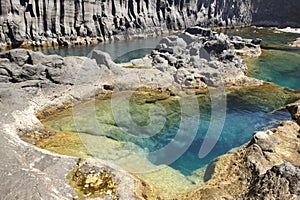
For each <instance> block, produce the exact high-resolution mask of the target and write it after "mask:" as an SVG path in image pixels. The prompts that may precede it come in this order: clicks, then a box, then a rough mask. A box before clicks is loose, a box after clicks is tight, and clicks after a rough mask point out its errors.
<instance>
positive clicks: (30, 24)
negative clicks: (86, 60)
mask: <svg viewBox="0 0 300 200" xmlns="http://www.w3.org/2000/svg"><path fill="white" fill-rule="evenodd" d="M249 7H250V1H249V0H242V1H235V0H225V1H224V0H217V1H208V0H175V1H174V0H155V1H149V0H137V1H134V0H128V1H127V0H126V1H125V0H120V1H115V0H107V1H100V0H74V1H71V0H59V1H57V0H54V1H45V0H35V1H33V0H20V1H19V0H18V1H17V0H4V1H1V3H0V26H1V27H0V36H1V37H0V41H1V42H3V43H5V45H7V44H8V45H12V46H13V47H17V46H20V45H21V44H22V43H23V42H24V41H35V42H36V43H35V44H36V45H49V44H50V45H52V43H54V44H61V45H64V44H65V45H67V43H66V41H67V42H70V41H73V42H74V41H76V40H77V39H78V36H82V37H86V36H89V37H98V38H96V41H99V40H100V41H102V40H105V39H108V38H113V36H114V35H117V34H120V33H122V34H129V35H132V34H138V33H156V34H161V31H164V30H179V29H185V28H187V27H190V26H193V25H195V24H198V25H203V26H209V25H218V26H234V25H241V24H250V22H251V12H250V10H249ZM84 42H87V43H88V42H90V41H86V40H85V41H84ZM84 42H83V43H84ZM74 43H76V42H74Z"/></svg>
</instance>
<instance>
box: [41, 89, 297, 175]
mask: <svg viewBox="0 0 300 200" xmlns="http://www.w3.org/2000/svg"><path fill="white" fill-rule="evenodd" d="M150 96H151V95H150ZM152 96H153V95H152ZM116 98H119V97H115V99H114V100H116ZM147 98H149V96H148V95H147V94H145V93H143V94H138V95H137V97H133V99H131V101H130V109H129V110H130V114H131V117H132V118H133V121H134V122H135V123H136V124H138V125H140V126H147V124H148V123H149V110H150V108H151V106H159V107H160V108H163V109H164V110H165V112H166V114H165V115H163V116H164V117H166V121H165V123H164V125H163V126H162V127H161V129H159V131H158V132H157V133H156V132H155V133H156V134H154V135H151V136H149V137H144V138H137V137H135V135H136V134H140V132H139V131H140V130H139V129H135V128H134V126H133V125H132V122H130V121H129V120H128V118H127V117H126V118H125V117H124V118H122V119H121V122H120V123H117V122H116V121H115V117H116V115H114V114H113V110H114V109H116V108H115V107H114V106H113V105H112V102H111V99H105V100H103V99H101V100H97V101H96V102H95V104H94V106H95V109H94V110H95V113H93V112H91V113H90V112H89V111H90V109H89V106H87V105H85V104H83V105H79V106H78V107H75V108H74V109H75V110H76V111H75V112H74V111H73V112H72V111H68V112H67V113H64V114H63V115H60V116H59V117H54V118H51V119H49V120H46V121H45V122H44V123H45V124H47V125H48V126H51V127H53V128H55V129H57V130H60V131H67V132H79V133H86V134H92V135H105V136H107V137H108V138H112V139H114V140H117V141H123V142H132V143H135V144H136V145H138V146H139V147H140V148H141V149H147V150H148V151H149V152H150V154H149V157H148V158H149V160H150V161H152V162H153V163H154V164H169V163H165V162H164V161H165V160H168V159H169V157H170V156H173V155H172V153H170V152H167V151H160V153H155V154H151V152H155V151H159V150H161V149H163V148H164V147H165V146H167V145H168V144H169V143H173V145H174V144H175V145H174V146H173V147H172V150H173V151H174V152H178V151H181V149H180V148H181V147H182V146H185V145H188V146H189V147H188V149H187V150H186V151H184V152H183V154H182V155H181V156H180V158H179V159H177V160H174V162H172V163H171V164H170V166H171V167H172V168H174V169H176V170H179V171H180V172H181V173H182V174H184V175H190V173H191V172H193V171H194V170H196V169H198V168H201V167H203V166H205V165H206V164H208V163H209V162H210V161H212V160H213V159H214V158H216V157H217V156H219V155H222V154H224V153H226V152H227V151H229V150H230V149H231V148H234V147H238V146H240V145H242V144H244V143H245V142H247V141H249V140H250V138H251V137H252V135H253V133H254V132H255V131H259V130H264V129H269V128H272V127H274V126H276V125H278V123H279V122H280V121H282V120H286V119H290V115H289V114H288V113H287V112H285V111H274V110H276V109H277V108H280V107H282V106H284V105H285V104H286V103H289V102H292V101H294V100H295V96H294V95H293V92H292V91H291V90H288V89H284V88H278V87H277V86H273V85H266V86H261V87H254V88H247V89H240V90H234V91H230V92H228V94H227V107H226V119H225V123H224V128H223V129H222V131H221V135H220V137H219V138H217V144H216V145H215V146H214V148H213V149H212V151H211V152H210V153H209V154H208V155H207V156H205V157H204V158H199V156H198V154H199V150H200V147H201V145H202V143H203V141H204V139H205V138H207V137H208V138H210V137H211V136H210V135H206V134H207V131H208V128H209V126H210V125H211V124H212V123H215V122H217V121H214V120H218V119H212V118H211V117H212V116H211V103H210V97H209V95H198V96H197V99H198V106H199V110H200V113H199V116H200V120H199V121H197V122H196V126H197V128H198V131H197V134H196V136H195V137H194V138H192V142H189V140H187V139H186V138H184V137H185V136H186V137H190V136H191V135H192V134H193V133H192V128H191V129H189V128H186V129H184V134H185V136H184V137H181V138H179V139H178V138H177V139H175V138H176V136H178V134H179V133H178V131H179V127H180V124H181V123H183V122H182V116H184V115H185V114H184V113H182V110H181V105H180V104H179V97H169V98H168V99H163V100H157V101H154V102H152V101H150V103H149V101H145V99H147ZM152 98H153V97H152ZM158 99H159V98H158ZM125 103H126V102H121V104H119V105H118V106H119V107H122V106H125V105H126V104H125ZM191 106H193V105H191ZM273 111H274V112H273ZM89 113H90V114H89ZM119 114H120V112H118V111H117V115H119ZM161 116H162V114H161V112H160V111H156V112H155V114H154V118H159V117H161ZM74 118H75V119H74ZM74 120H75V121H74ZM94 120H96V121H94ZM75 122H76V123H75ZM157 126H159V125H157ZM187 126H189V125H187ZM190 126H191V127H192V126H195V122H193V123H192V122H191V124H190ZM155 128H156V127H155ZM155 128H153V129H147V132H148V133H145V134H152V132H151V131H154V129H155ZM141 134H144V133H141ZM175 140H176V142H175ZM212 140H213V138H212ZM83 141H84V139H83ZM86 145H87V146H88V149H89V144H86ZM125 146H126V145H125ZM66 148H67V145H66ZM115 153H116V154H117V152H115ZM91 154H92V155H93V152H91ZM93 156H95V157H98V158H102V159H103V157H102V156H104V157H106V156H105V155H93Z"/></svg>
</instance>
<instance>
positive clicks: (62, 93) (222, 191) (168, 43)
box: [0, 27, 300, 199]
mask: <svg viewBox="0 0 300 200" xmlns="http://www.w3.org/2000/svg"><path fill="white" fill-rule="evenodd" d="M259 43H260V40H258V39H257V40H246V39H242V38H240V37H232V38H229V37H228V36H226V35H224V34H216V33H214V32H213V31H211V30H208V29H203V28H199V27H192V28H189V29H187V30H186V31H185V32H183V33H178V34H177V35H173V36H168V37H165V38H164V39H163V40H162V41H161V42H160V44H158V46H157V48H156V49H155V50H154V51H153V52H152V54H151V55H150V56H148V57H145V58H142V59H137V60H134V61H131V64H132V65H133V66H136V65H138V66H140V65H144V66H147V68H134V67H133V68H123V67H122V66H120V65H117V64H115V63H114V62H113V61H112V60H111V58H110V56H109V55H108V54H106V53H104V52H100V51H94V53H93V56H92V59H89V58H85V57H66V58H62V57H60V56H56V55H53V56H46V55H43V54H42V53H38V52H32V51H30V50H22V49H15V50H11V51H7V52H1V53H0V85H1V87H0V108H1V130H0V133H1V135H2V136H3V137H0V138H1V139H0V140H1V144H2V145H3V146H2V148H1V155H2V157H1V159H3V162H1V164H0V168H1V169H2V172H1V173H2V174H3V180H4V181H3V182H2V183H1V185H0V188H1V191H2V195H3V196H4V197H6V198H16V197H19V198H22V199H33V198H45V199H51V198H54V199H72V198H77V195H78V194H76V192H75V190H74V189H73V188H71V187H70V182H69V180H67V179H66V175H68V174H70V173H71V172H72V171H73V172H74V173H75V174H76V176H75V178H74V175H70V176H72V177H71V180H73V181H74V182H73V183H74V184H75V186H74V184H72V183H71V185H72V186H73V187H85V186H82V183H89V186H88V187H85V189H86V190H84V191H85V192H84V195H87V194H89V192H91V191H93V190H94V189H95V188H97V187H101V184H100V183H99V182H97V180H99V178H100V179H101V180H102V179H103V177H108V178H107V179H103V182H105V183H107V184H108V185H110V186H109V187H108V189H107V190H103V191H102V192H101V194H102V193H104V194H106V195H107V196H108V198H110V199H115V198H117V197H118V198H119V199H157V198H163V197H164V195H163V194H159V191H157V192H156V193H153V191H152V190H151V187H152V186H149V185H148V184H147V183H145V182H143V181H142V180H139V179H136V178H135V177H133V176H132V175H130V174H128V173H127V172H125V171H124V170H122V169H120V168H119V167H118V166H115V165H113V164H112V163H108V162H106V161H94V160H90V159H78V158H75V157H69V156H63V155H58V154H55V153H51V152H49V151H46V150H42V149H39V148H37V147H35V146H33V145H30V144H28V143H26V142H24V141H22V140H21V139H20V137H19V136H20V135H21V136H24V135H25V136H26V135H29V136H30V134H33V135H34V134H39V131H40V130H41V129H43V125H42V124H41V122H40V121H39V120H38V118H37V117H36V113H38V112H41V111H43V110H45V109H47V108H59V109H64V108H66V107H67V106H68V105H67V104H65V103H68V102H69V103H70V102H71V103H76V102H80V101H84V100H88V99H91V98H94V97H95V96H101V95H104V94H107V93H111V92H117V91H123V90H132V89H137V88H141V87H146V88H150V89H155V90H157V89H159V90H161V91H172V92H174V93H176V92H180V91H182V90H186V91H188V90H190V91H195V90H196V91H197V90H203V89H205V88H207V87H218V86H227V87H228V86H259V85H262V84H263V82H262V81H259V80H256V79H252V78H249V77H247V76H246V75H245V73H246V70H247V67H246V65H245V64H244V63H243V60H242V59H241V58H240V57H239V56H237V54H238V55H244V56H249V55H250V56H253V55H255V56H259V55H260V50H259ZM149 66H150V67H149ZM194 66H197V67H194ZM220 78H222V81H220ZM288 109H289V110H292V111H291V112H292V113H293V117H294V119H295V120H296V121H297V122H298V121H299V104H292V105H289V106H288ZM299 140H300V138H299V124H297V123H295V122H292V121H287V122H283V123H282V124H281V125H280V126H279V127H278V128H276V129H272V130H269V131H267V132H258V133H256V134H255V135H254V137H253V139H252V141H250V142H249V143H248V144H246V145H245V146H243V147H241V148H239V150H238V151H236V152H233V153H230V154H226V155H224V156H221V157H220V158H218V159H216V160H215V161H214V162H212V163H211V164H210V165H209V167H208V168H207V170H206V172H205V174H206V175H205V177H206V178H205V179H206V183H205V184H204V185H203V186H201V187H200V188H198V189H197V190H195V191H193V192H190V193H189V194H186V196H181V197H178V198H179V199H184V198H186V199H207V198H233V199H236V198H245V199H247V198H248V199H257V198H259V197H261V196H262V195H266V191H267V190H271V188H270V187H273V188H272V189H273V190H272V192H273V193H270V194H269V198H270V199H271V198H272V197H273V196H277V197H278V198H281V199H293V198H294V199H297V198H298V197H299V195H300V194H299V191H300V189H299V179H300V177H299V165H300V163H299V160H300V157H299V149H300V147H299V143H300V142H299ZM81 169H82V170H81ZM82 174H83V175H82ZM110 176H112V177H113V179H111V178H109V177H110ZM82 177H90V179H87V178H82ZM101 177H102V178H101ZM112 180H113V181H112ZM71 182H72V181H71ZM115 183H117V187H116V188H115V187H114V185H115ZM257 183H260V184H261V185H262V188H263V189H261V188H257V186H258V185H257ZM277 183H278V184H280V185H281V186H282V187H277ZM76 185H77V186H76ZM92 185H93V186H95V187H92ZM270 185H271V186H270ZM12 186H14V187H12ZM29 188H30V189H29ZM32 188H34V189H32ZM91 193H93V192H91ZM93 194H94V193H93ZM160 196H161V197H160ZM165 198H166V197H165Z"/></svg>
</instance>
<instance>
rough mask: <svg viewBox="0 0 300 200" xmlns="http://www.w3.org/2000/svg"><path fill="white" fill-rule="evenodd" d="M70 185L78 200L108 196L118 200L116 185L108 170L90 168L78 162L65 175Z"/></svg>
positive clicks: (86, 164)
mask: <svg viewBox="0 0 300 200" xmlns="http://www.w3.org/2000/svg"><path fill="white" fill-rule="evenodd" d="M67 178H68V179H69V181H70V185H71V186H72V187H73V188H74V189H75V190H76V192H77V194H78V197H79V198H80V199H86V198H97V197H105V196H110V197H111V198H110V199H113V200H116V199H118V197H117V194H116V190H117V186H118V185H117V184H116V181H115V180H114V177H113V176H112V173H111V170H110V169H108V168H104V167H103V168H100V167H96V166H90V165H89V164H88V163H81V162H80V160H79V162H78V164H77V166H76V167H75V169H74V170H73V171H72V172H70V173H69V174H68V175H67Z"/></svg>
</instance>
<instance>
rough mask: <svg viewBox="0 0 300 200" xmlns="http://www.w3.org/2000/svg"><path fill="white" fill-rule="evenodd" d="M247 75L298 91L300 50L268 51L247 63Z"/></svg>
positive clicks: (299, 88)
mask: <svg viewBox="0 0 300 200" xmlns="http://www.w3.org/2000/svg"><path fill="white" fill-rule="evenodd" d="M248 65H250V67H252V68H251V70H250V71H249V75H250V76H252V77H255V78H258V79H262V80H266V81H269V82H273V83H276V84H278V85H281V86H284V87H288V88H292V89H295V90H300V50H299V51H298V52H295V51H294V52H290V51H278V50H268V51H264V52H263V55H262V56H261V57H260V58H259V59H257V60H252V61H249V62H248Z"/></svg>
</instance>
